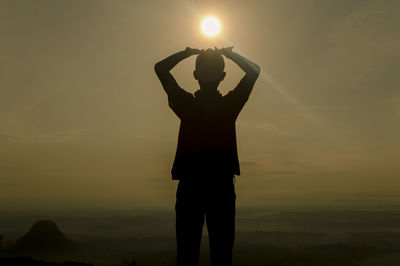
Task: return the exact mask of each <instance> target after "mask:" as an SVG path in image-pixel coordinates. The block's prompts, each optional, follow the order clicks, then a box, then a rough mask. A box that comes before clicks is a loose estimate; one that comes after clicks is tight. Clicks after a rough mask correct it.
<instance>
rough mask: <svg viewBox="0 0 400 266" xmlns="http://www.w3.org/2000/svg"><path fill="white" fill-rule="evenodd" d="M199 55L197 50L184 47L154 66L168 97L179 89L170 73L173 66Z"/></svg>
mask: <svg viewBox="0 0 400 266" xmlns="http://www.w3.org/2000/svg"><path fill="white" fill-rule="evenodd" d="M199 53H200V50H199V49H192V48H189V47H186V49H185V50H183V51H180V52H177V53H175V54H173V55H171V56H168V57H167V58H165V59H164V60H161V61H160V62H158V63H156V64H155V65H154V71H155V72H156V74H157V77H158V78H159V80H160V81H161V84H162V86H163V88H164V90H165V92H166V93H167V94H168V95H173V94H176V93H177V92H179V90H180V89H181V88H180V87H179V85H178V83H177V82H176V80H175V78H174V77H173V76H172V74H171V73H170V71H171V69H172V68H174V66H176V65H177V64H178V63H179V62H180V61H182V60H184V59H186V58H188V57H189V56H192V55H195V54H199Z"/></svg>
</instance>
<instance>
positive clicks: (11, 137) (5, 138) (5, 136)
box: [0, 133, 19, 140]
mask: <svg viewBox="0 0 400 266" xmlns="http://www.w3.org/2000/svg"><path fill="white" fill-rule="evenodd" d="M18 138H19V137H17V136H11V135H7V134H2V133H0V140H15V139H18Z"/></svg>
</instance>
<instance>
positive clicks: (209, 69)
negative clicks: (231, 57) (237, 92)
mask: <svg viewBox="0 0 400 266" xmlns="http://www.w3.org/2000/svg"><path fill="white" fill-rule="evenodd" d="M224 68H225V62H224V58H223V57H222V55H221V53H219V52H218V51H216V50H213V49H207V50H206V51H202V52H201V53H200V54H199V55H198V56H197V58H196V69H195V70H194V71H193V76H194V78H195V79H197V80H198V81H199V84H200V86H202V85H206V84H208V85H211V86H212V87H214V86H215V85H216V86H218V84H219V83H220V82H221V81H222V80H223V79H224V78H225V75H226V73H225V72H224ZM213 85H214V86H213ZM206 86H207V85H206Z"/></svg>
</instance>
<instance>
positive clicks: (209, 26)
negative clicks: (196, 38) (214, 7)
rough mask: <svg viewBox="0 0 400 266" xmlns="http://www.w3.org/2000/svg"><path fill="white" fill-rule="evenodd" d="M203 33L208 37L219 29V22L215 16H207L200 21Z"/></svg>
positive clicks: (215, 33) (214, 34)
mask: <svg viewBox="0 0 400 266" xmlns="http://www.w3.org/2000/svg"><path fill="white" fill-rule="evenodd" d="M201 29H202V30H203V33H204V34H205V35H207V36H209V37H213V36H216V35H217V34H218V33H219V31H220V30H221V24H220V23H219V21H218V19H216V18H215V17H208V18H205V19H204V20H203V22H202V23H201Z"/></svg>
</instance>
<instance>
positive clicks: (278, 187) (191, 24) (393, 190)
mask: <svg viewBox="0 0 400 266" xmlns="http://www.w3.org/2000/svg"><path fill="white" fill-rule="evenodd" d="M399 14H400V2H399V1H395V0H394V1H390V0H387V1H374V0H371V1H368V0H359V1H336V0H335V1H327V0H322V1H321V0H305V1H295V0H293V1H278V0H276V1H225V2H224V1H208V2H206V1H162V0H159V1H151V0H150V1H78V0H75V1H50V0H49V1H28V0H26V1H13V0H10V1H6V0H5V1H1V2H0V36H1V37H0V58H1V66H0V80H1V85H0V202H1V208H14V207H15V208H16V207H27V208H37V207H39V208H40V207H55V208H57V207H59V206H63V207H72V208H74V207H102V206H109V207H119V208H130V207H162V208H164V207H166V208H171V206H172V204H173V203H174V200H175V198H174V197H175V189H176V182H175V181H172V180H171V176H170V169H171V166H172V161H173V156H174V154H175V148H176V142H177V134H178V127H179V120H178V118H177V117H176V116H175V115H174V113H173V112H172V111H171V110H170V109H169V107H168V104H167V97H166V95H165V93H164V91H163V89H162V87H161V85H160V83H159V81H158V80H157V78H156V76H155V74H154V72H153V66H154V63H155V62H157V61H159V60H161V59H163V58H164V57H166V56H168V55H170V54H172V53H174V52H177V51H179V50H182V49H184V48H185V47H186V46H190V47H194V48H200V49H201V48H208V47H214V46H218V47H222V46H231V45H234V46H235V48H234V49H235V50H236V51H237V52H239V53H242V54H243V55H245V56H247V57H249V58H250V59H251V60H253V61H255V62H256V63H257V64H259V65H260V66H261V71H262V72H261V75H260V77H259V80H258V81H257V83H256V85H255V87H254V90H253V94H252V95H251V96H250V99H249V101H248V103H247V105H246V106H245V108H244V109H243V111H242V113H241V114H240V116H239V118H238V121H237V135H238V136H237V137H238V146H239V159H240V161H241V170H242V175H241V176H240V177H238V178H237V183H236V184H237V186H236V189H237V194H238V204H239V205H242V206H270V205H271V204H289V205H290V204H299V203H301V202H304V203H310V204H315V203H316V202H326V203H331V202H336V201H338V200H339V201H341V200H349V201H352V200H379V201H384V202H386V203H393V202H396V203H400V199H399V196H398V195H400V179H399V177H400V166H399V163H398V162H399V161H400V138H399V136H400V123H399V122H400V90H399V87H400V78H399V72H400V49H399V47H400V31H399V28H398V25H400V16H399ZM208 15H214V16H216V17H218V18H219V19H220V21H221V24H222V31H221V34H220V35H219V36H218V37H215V38H207V37H205V36H204V35H203V34H202V33H201V29H200V24H201V20H202V19H203V18H204V17H206V16H208ZM194 60H195V58H189V59H187V60H186V61H184V62H182V63H181V64H180V65H178V66H177V67H176V68H175V69H174V70H173V73H174V75H175V76H176V78H177V80H178V82H179V83H180V85H181V86H182V87H183V88H185V89H186V90H188V91H190V92H194V91H195V90H197V89H198V85H197V84H196V82H195V80H194V79H193V76H192V71H193V68H194ZM226 72H227V77H226V79H225V80H224V82H223V83H221V86H220V91H221V92H222V93H223V94H224V93H226V92H227V91H229V90H231V89H233V87H234V86H235V84H236V83H237V82H238V81H239V80H240V78H241V76H242V75H243V73H242V72H241V71H240V70H239V68H238V67H237V66H235V65H234V64H233V63H232V62H231V61H229V60H226Z"/></svg>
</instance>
